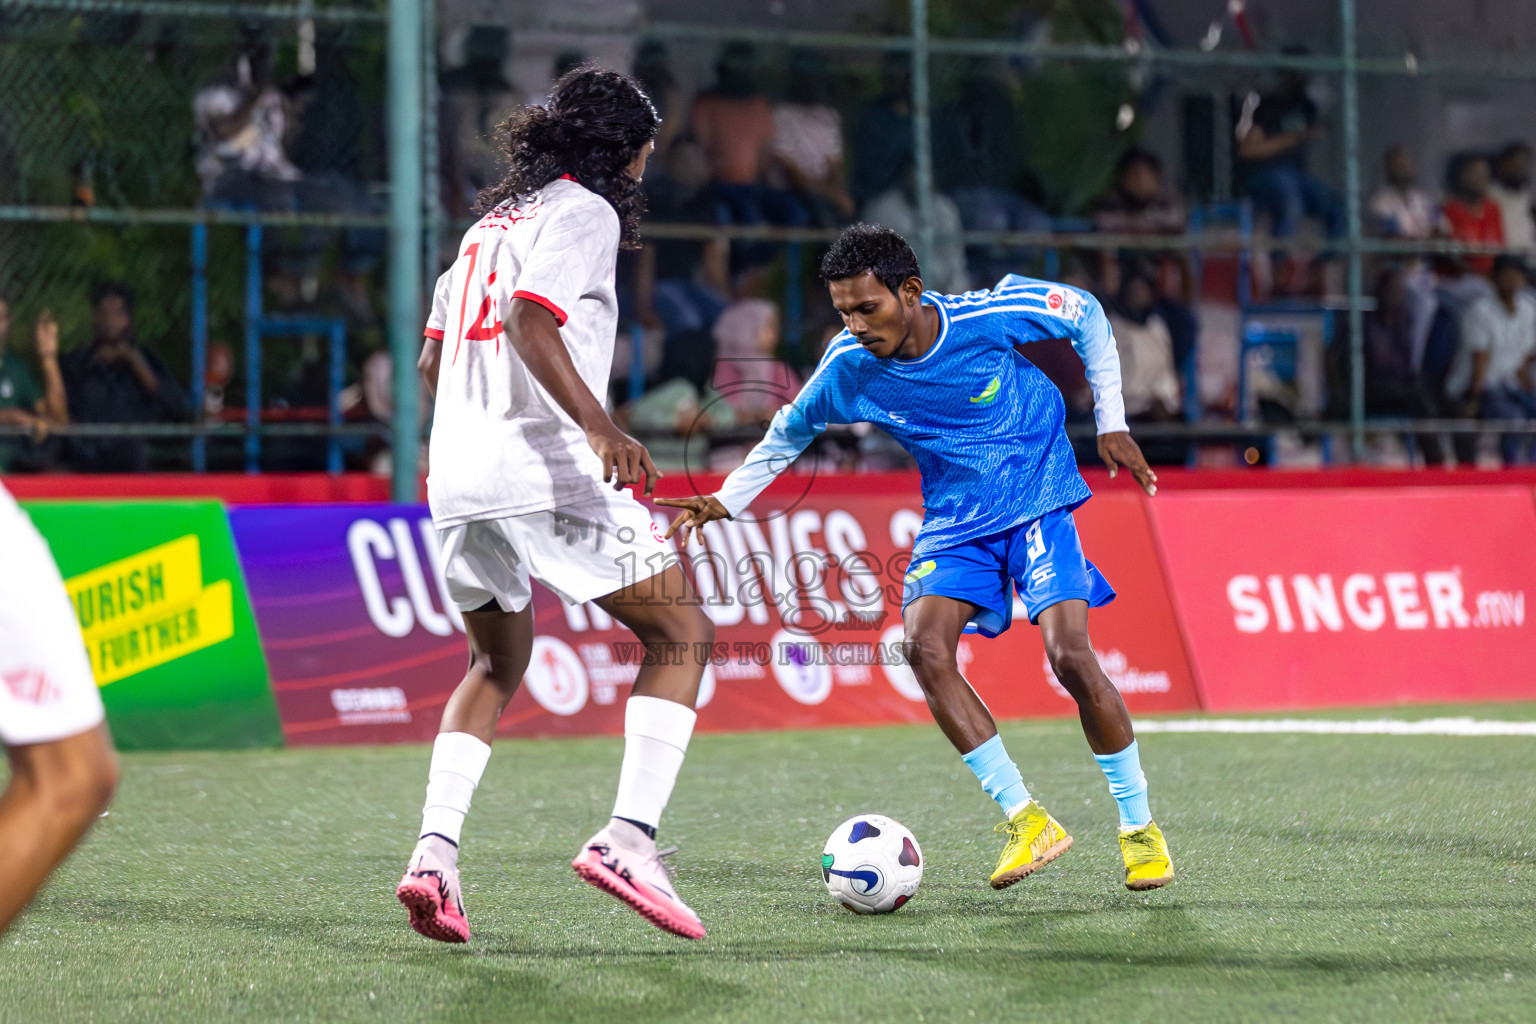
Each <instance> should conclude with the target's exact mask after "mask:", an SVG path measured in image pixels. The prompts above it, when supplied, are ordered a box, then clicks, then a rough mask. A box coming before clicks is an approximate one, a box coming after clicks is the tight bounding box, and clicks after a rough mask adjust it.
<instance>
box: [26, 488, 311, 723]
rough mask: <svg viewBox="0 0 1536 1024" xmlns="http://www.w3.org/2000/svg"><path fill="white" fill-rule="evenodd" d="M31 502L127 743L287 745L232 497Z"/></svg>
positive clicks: (105, 697)
mask: <svg viewBox="0 0 1536 1024" xmlns="http://www.w3.org/2000/svg"><path fill="white" fill-rule="evenodd" d="M23 507H24V508H25V509H26V510H27V512H28V513H29V514H30V515H31V516H32V521H33V522H34V523H36V524H37V528H38V530H39V531H40V532H41V533H42V535H43V536H44V537H45V538H47V540H48V545H49V547H50V548H52V550H53V557H54V560H55V561H57V562H58V564H59V572H60V574H61V575H63V577H64V585H65V587H66V588H67V589H68V590H69V597H70V601H71V603H72V604H73V605H74V609H75V617H76V618H77V619H79V621H80V632H81V634H82V635H83V636H84V638H85V647H86V652H87V653H88V654H89V655H90V659H91V669H92V671H93V672H95V674H96V684H97V685H98V686H100V687H101V699H102V702H103V703H105V704H106V707H107V722H108V724H110V725H111V727H112V735H113V737H114V738H115V739H116V741H117V745H118V746H119V747H121V748H124V749H131V748H146V747H148V748H161V749H164V748H169V747H204V748H206V747H253V746H278V745H281V744H282V730H281V728H280V727H279V725H278V719H277V708H276V706H275V705H274V704H273V701H272V690H271V687H270V685H269V684H268V677H267V665H266V659H265V658H264V657H263V656H262V653H261V643H260V639H259V638H258V636H257V633H256V621H255V619H254V617H253V616H252V615H251V603H250V598H249V597H248V596H247V594H246V591H245V578H244V576H243V575H242V574H241V572H240V563H239V561H238V559H237V558H236V556H235V545H234V540H233V539H232V538H231V536H230V532H229V520H228V519H227V517H226V516H225V514H224V508H223V506H222V505H220V504H219V503H218V502H213V501H169V502H161V501H156V502H24V503H23Z"/></svg>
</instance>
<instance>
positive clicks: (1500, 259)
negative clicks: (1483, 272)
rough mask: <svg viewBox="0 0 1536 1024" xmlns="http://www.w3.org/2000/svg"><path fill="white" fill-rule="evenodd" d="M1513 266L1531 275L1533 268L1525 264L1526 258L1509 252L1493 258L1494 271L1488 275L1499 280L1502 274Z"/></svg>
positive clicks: (1527, 275)
mask: <svg viewBox="0 0 1536 1024" xmlns="http://www.w3.org/2000/svg"><path fill="white" fill-rule="evenodd" d="M1511 268H1513V269H1515V270H1518V271H1520V273H1522V274H1524V275H1525V276H1526V277H1527V278H1529V277H1530V276H1531V268H1530V267H1528V266H1526V265H1525V260H1523V259H1521V258H1520V257H1519V256H1516V255H1515V254H1514V253H1509V252H1503V253H1500V254H1499V255H1497V256H1495V257H1494V258H1493V271H1492V272H1491V273H1490V274H1489V275H1488V276H1489V277H1490V278H1492V279H1494V280H1498V277H1499V275H1500V274H1502V273H1503V272H1504V271H1506V270H1509V269H1511Z"/></svg>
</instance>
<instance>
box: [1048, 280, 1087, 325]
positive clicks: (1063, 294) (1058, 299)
mask: <svg viewBox="0 0 1536 1024" xmlns="http://www.w3.org/2000/svg"><path fill="white" fill-rule="evenodd" d="M1045 304H1046V306H1047V307H1048V308H1049V309H1050V311H1051V312H1052V313H1055V314H1057V315H1058V316H1064V317H1066V318H1067V319H1068V320H1076V319H1078V318H1079V317H1081V316H1082V314H1083V297H1082V296H1081V295H1079V294H1077V292H1074V291H1069V290H1068V289H1066V288H1059V287H1053V288H1051V289H1050V291H1048V292H1046V293H1045Z"/></svg>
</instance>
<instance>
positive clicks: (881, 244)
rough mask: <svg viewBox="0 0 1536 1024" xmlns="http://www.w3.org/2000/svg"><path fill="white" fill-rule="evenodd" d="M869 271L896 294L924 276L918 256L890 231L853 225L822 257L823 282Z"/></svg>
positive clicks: (874, 226)
mask: <svg viewBox="0 0 1536 1024" xmlns="http://www.w3.org/2000/svg"><path fill="white" fill-rule="evenodd" d="M865 271H868V272H869V273H871V274H874V275H875V276H876V277H877V278H879V279H880V281H881V283H882V284H884V285H885V286H886V287H887V288H889V289H890V290H891V294H893V295H895V294H898V292H899V291H900V289H901V286H902V284H903V283H905V282H906V280H907V278H909V277H919V278H920V277H922V276H923V275H922V273H921V272H920V271H919V269H918V266H917V254H916V253H914V252H913V251H912V247H911V246H910V245H908V244H907V240H906V239H905V238H902V237H901V236H900V235H898V234H897V233H896V232H894V231H892V230H891V229H890V228H883V227H880V226H879V225H878V224H864V223H859V224H850V225H849V226H848V227H846V228H843V233H842V234H840V235H838V236H837V241H835V242H833V243H832V248H830V249H828V250H827V254H826V255H825V256H823V257H822V258H821V283H822V284H823V285H825V284H828V283H829V282H832V281H842V280H844V279H846V278H850V277H858V276H859V275H860V274H862V273H864V272H865Z"/></svg>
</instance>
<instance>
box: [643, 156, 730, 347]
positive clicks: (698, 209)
mask: <svg viewBox="0 0 1536 1024" xmlns="http://www.w3.org/2000/svg"><path fill="white" fill-rule="evenodd" d="M658 162H659V163H661V166H660V167H658V168H656V169H655V170H653V171H651V172H650V173H648V174H646V176H645V200H646V213H647V216H648V218H649V219H650V221H651V222H652V223H657V224H713V223H716V216H715V201H714V197H713V195H712V194H711V192H710V187H709V167H708V165H707V163H706V162H705V160H704V152H703V150H702V149H701V148H700V147H699V144H698V142H697V141H695V140H694V139H693V138H691V137H689V136H682V137H679V138H678V139H677V140H676V141H674V142H673V143H672V145H671V146H670V147H669V148H668V149H667V151H666V152H665V153H664V154H663V155H662V159H661V160H660V161H658ZM639 281H640V286H639V287H640V295H639V297H638V298H639V306H640V315H641V317H642V318H643V319H647V320H649V318H650V317H651V315H653V314H654V316H655V317H656V318H657V319H658V320H660V322H661V325H662V326H663V327H665V328H666V331H667V336H668V337H669V338H674V337H677V336H678V335H681V334H683V333H685V332H688V331H706V332H707V331H708V330H709V329H710V328H711V327H713V326H714V324H715V318H716V317H718V316H719V315H720V311H721V310H723V309H725V304H726V295H727V294H728V293H729V291H730V246H729V243H727V242H725V241H723V240H711V241H705V242H699V241H694V240H691V239H683V238H652V239H650V240H648V241H647V242H646V243H645V248H644V249H643V250H642V251H641V253H640V271H639Z"/></svg>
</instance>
